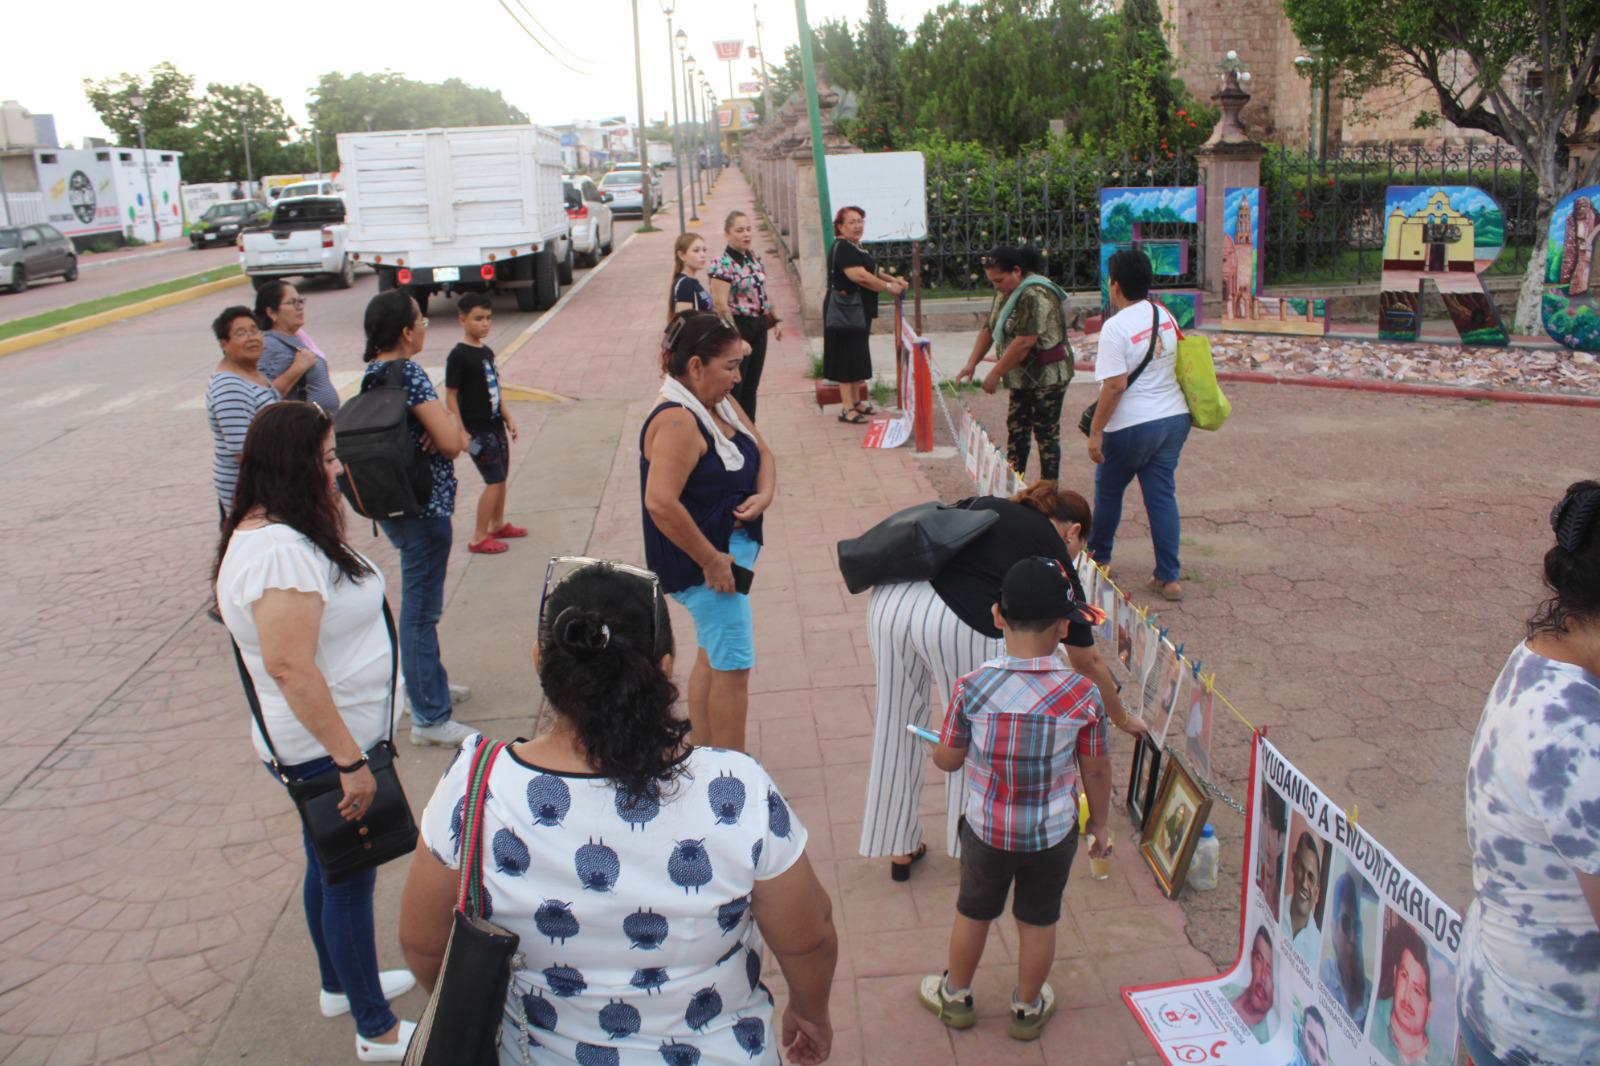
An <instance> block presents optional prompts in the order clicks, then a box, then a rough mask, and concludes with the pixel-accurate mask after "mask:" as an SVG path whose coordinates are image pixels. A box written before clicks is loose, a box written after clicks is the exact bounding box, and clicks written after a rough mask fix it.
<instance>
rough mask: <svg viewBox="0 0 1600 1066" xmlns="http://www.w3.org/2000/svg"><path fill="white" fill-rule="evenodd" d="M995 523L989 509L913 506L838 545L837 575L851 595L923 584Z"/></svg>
mask: <svg viewBox="0 0 1600 1066" xmlns="http://www.w3.org/2000/svg"><path fill="white" fill-rule="evenodd" d="M999 520H1000V516H999V515H998V514H996V513H995V512H994V511H989V510H969V509H967V508H964V507H952V506H950V505H948V504H943V503H939V502H937V501H933V502H929V503H919V504H914V505H913V506H911V507H907V508H906V509H905V510H903V511H897V512H895V513H894V514H892V515H890V516H889V517H888V518H885V519H884V520H883V521H882V522H879V523H878V524H877V525H875V526H873V527H872V528H871V529H869V530H867V531H866V532H865V533H863V534H861V536H859V537H854V538H852V539H850V540H841V541H840V542H839V573H840V575H841V576H842V577H843V578H844V584H845V588H847V589H849V590H850V591H851V592H852V593H856V592H865V591H866V590H867V589H869V588H872V586H874V585H893V584H896V583H898V582H902V581H928V580H931V579H932V578H934V577H937V576H938V574H939V571H940V570H943V569H944V566H945V564H946V563H948V562H949V561H950V560H951V559H952V558H954V557H955V554H956V553H957V552H959V551H960V550H961V549H962V548H965V547H966V546H967V545H968V544H971V543H972V542H973V541H974V540H976V539H977V538H978V537H979V536H980V535H981V534H982V533H983V531H984V530H986V529H988V528H989V527H990V526H992V525H994V524H995V522H997V521H999Z"/></svg>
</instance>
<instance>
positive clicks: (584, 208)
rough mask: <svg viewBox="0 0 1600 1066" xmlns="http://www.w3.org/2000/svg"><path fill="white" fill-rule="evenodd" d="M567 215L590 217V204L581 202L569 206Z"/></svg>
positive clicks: (571, 216)
mask: <svg viewBox="0 0 1600 1066" xmlns="http://www.w3.org/2000/svg"><path fill="white" fill-rule="evenodd" d="M567 217H568V218H588V217H589V208H588V205H586V204H580V205H579V206H577V207H569V208H567Z"/></svg>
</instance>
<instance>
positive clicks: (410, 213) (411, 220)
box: [339, 126, 573, 312]
mask: <svg viewBox="0 0 1600 1066" xmlns="http://www.w3.org/2000/svg"><path fill="white" fill-rule="evenodd" d="M339 180H340V182H341V183H342V184H343V185H344V198H345V202H346V203H347V204H349V205H350V241H349V248H350V251H351V254H352V255H354V256H355V257H357V258H358V259H359V260H360V261H361V262H362V263H366V264H367V265H369V266H371V267H373V268H374V269H376V270H377V272H378V288H379V289H380V290H383V289H392V288H395V287H397V286H399V287H402V288H404V289H406V290H407V291H408V292H410V293H411V295H412V296H413V297H415V298H416V301H417V304H418V305H419V306H420V307H421V308H422V309H423V311H424V312H425V311H426V310H427V308H428V298H429V297H430V296H432V295H433V294H434V293H462V292H509V293H511V294H512V296H514V297H515V298H516V301H517V308H518V310H522V311H542V310H544V309H545V308H547V307H550V306H552V305H553V304H554V303H555V302H556V299H557V298H558V297H559V296H560V295H561V286H562V285H569V284H571V283H572V270H573V248H572V237H571V233H570V230H569V227H568V223H567V211H566V203H565V200H564V198H563V196H562V189H561V141H560V138H558V137H557V136H556V134H555V133H554V132H553V131H552V130H548V129H545V128H544V127H542V126H470V127H462V128H456V129H426V130H392V131H384V132H378V133H341V134H339Z"/></svg>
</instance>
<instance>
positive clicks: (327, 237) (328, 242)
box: [322, 226, 333, 248]
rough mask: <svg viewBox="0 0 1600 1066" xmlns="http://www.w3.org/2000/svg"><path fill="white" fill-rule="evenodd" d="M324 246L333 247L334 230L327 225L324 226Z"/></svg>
mask: <svg viewBox="0 0 1600 1066" xmlns="http://www.w3.org/2000/svg"><path fill="white" fill-rule="evenodd" d="M322 246H323V247H324V248H332V247H333V230H331V229H329V228H328V227H327V226H323V227H322Z"/></svg>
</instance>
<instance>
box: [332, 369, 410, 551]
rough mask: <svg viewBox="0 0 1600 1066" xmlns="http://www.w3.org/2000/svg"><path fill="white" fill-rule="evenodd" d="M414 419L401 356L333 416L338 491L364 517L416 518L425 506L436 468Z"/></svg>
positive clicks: (363, 383)
mask: <svg viewBox="0 0 1600 1066" xmlns="http://www.w3.org/2000/svg"><path fill="white" fill-rule="evenodd" d="M414 417H416V416H415V415H413V414H412V413H411V400H410V394H409V393H408V392H407V390H406V376H405V366H404V365H403V361H402V360H399V359H396V360H394V361H393V362H391V363H389V364H388V365H387V366H385V367H384V369H383V370H382V371H380V372H379V373H378V374H375V375H373V376H372V377H370V378H367V379H366V380H364V381H363V382H362V388H361V392H360V393H358V394H357V395H355V396H352V397H351V398H350V399H349V400H348V401H346V402H345V403H344V404H343V405H342V406H341V407H340V408H339V413H338V414H337V415H335V416H334V419H333V448H334V452H335V454H337V455H338V457H339V462H340V463H342V464H343V465H344V473H343V474H341V475H339V489H340V491H342V492H343V493H344V496H345V499H347V500H349V501H350V506H351V507H353V508H355V511H356V513H357V514H359V515H361V516H362V517H363V518H370V519H373V520H374V521H377V520H379V519H387V518H415V517H416V516H417V515H418V514H420V513H422V509H423V507H425V506H427V503H428V496H429V495H430V494H431V493H432V492H433V466H432V464H431V463H430V462H429V461H428V457H427V455H425V454H424V453H423V451H422V449H421V448H419V447H417V443H416V441H414V440H413V439H412V437H411V420H412V419H413V418H414Z"/></svg>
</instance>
